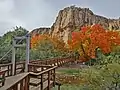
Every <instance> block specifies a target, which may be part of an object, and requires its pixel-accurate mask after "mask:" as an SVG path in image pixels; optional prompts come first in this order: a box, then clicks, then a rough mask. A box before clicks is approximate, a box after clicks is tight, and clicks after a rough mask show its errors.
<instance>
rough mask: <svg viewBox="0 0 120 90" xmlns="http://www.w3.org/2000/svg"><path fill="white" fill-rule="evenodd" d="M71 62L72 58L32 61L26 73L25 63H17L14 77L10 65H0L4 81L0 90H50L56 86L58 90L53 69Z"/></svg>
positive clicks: (11, 65)
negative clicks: (3, 72)
mask: <svg viewBox="0 0 120 90" xmlns="http://www.w3.org/2000/svg"><path fill="white" fill-rule="evenodd" d="M72 61H74V57H67V58H55V59H49V60H42V61H41V60H32V61H30V63H29V64H28V72H25V62H17V63H16V64H15V70H14V76H12V74H13V64H12V63H9V64H0V69H1V71H5V74H4V75H5V79H6V80H5V84H4V86H2V87H1V88H0V90H50V89H51V88H52V87H54V86H55V85H56V84H57V85H58V90H60V85H59V84H58V83H57V82H56V80H55V69H56V68H57V67H60V66H62V65H64V64H66V63H69V62H72Z"/></svg>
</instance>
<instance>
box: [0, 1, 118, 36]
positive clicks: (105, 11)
mask: <svg viewBox="0 0 120 90" xmlns="http://www.w3.org/2000/svg"><path fill="white" fill-rule="evenodd" d="M119 4H120V0H0V35H3V34H4V33H6V32H7V31H9V30H12V29H13V27H15V26H22V27H24V28H26V29H27V30H29V31H31V30H32V29H34V28H38V27H47V26H49V27H50V26H51V25H52V23H53V22H54V21H55V18H56V16H57V14H58V11H59V10H61V9H63V8H64V7H66V6H70V5H76V6H79V7H86V8H90V9H91V10H92V11H93V12H94V13H95V14H98V15H102V16H106V17H108V18H119V16H120V5H119Z"/></svg>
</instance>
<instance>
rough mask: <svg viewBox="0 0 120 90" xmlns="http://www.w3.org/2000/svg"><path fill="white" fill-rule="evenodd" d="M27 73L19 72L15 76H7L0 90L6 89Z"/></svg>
mask: <svg viewBox="0 0 120 90" xmlns="http://www.w3.org/2000/svg"><path fill="white" fill-rule="evenodd" d="M28 74H29V73H21V74H18V75H15V76H10V77H7V78H6V80H5V85H4V86H3V87H1V88H0V90H7V89H8V88H9V87H11V86H12V85H14V84H15V83H17V82H18V81H19V80H20V79H22V78H24V77H25V76H26V75H28Z"/></svg>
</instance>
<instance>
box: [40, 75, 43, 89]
mask: <svg viewBox="0 0 120 90" xmlns="http://www.w3.org/2000/svg"><path fill="white" fill-rule="evenodd" d="M40 88H41V89H40V90H43V74H41V87H40Z"/></svg>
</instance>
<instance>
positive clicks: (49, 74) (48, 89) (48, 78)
mask: <svg viewBox="0 0 120 90" xmlns="http://www.w3.org/2000/svg"><path fill="white" fill-rule="evenodd" d="M50 74H51V73H50V71H48V89H47V90H50V77H51V75H50Z"/></svg>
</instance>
